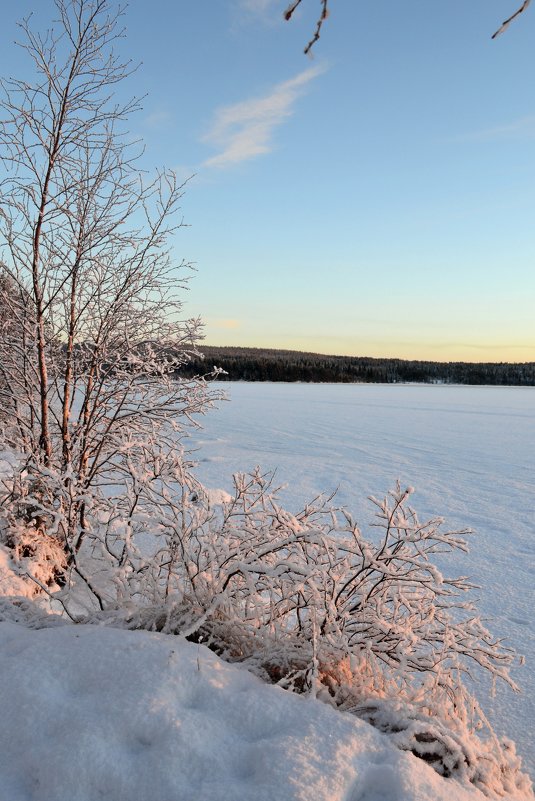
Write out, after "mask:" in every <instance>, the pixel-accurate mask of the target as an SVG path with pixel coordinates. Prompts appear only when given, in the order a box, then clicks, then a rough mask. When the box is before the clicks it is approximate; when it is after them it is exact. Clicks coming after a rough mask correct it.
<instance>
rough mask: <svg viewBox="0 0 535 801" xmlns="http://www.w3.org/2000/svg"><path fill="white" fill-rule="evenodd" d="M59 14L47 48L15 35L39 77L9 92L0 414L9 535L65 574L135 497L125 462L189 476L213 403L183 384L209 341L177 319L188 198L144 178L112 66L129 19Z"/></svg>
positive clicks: (44, 42)
mask: <svg viewBox="0 0 535 801" xmlns="http://www.w3.org/2000/svg"><path fill="white" fill-rule="evenodd" d="M55 9H56V12H57V17H58V19H57V20H56V22H55V23H54V25H53V26H52V27H51V28H50V29H49V30H48V31H47V32H46V33H39V32H36V31H34V30H33V27H32V24H31V19H27V20H24V21H23V22H22V23H21V24H20V30H21V33H22V37H23V38H22V44H21V45H20V46H21V47H22V48H23V49H24V50H25V51H26V53H27V55H28V57H29V59H30V61H31V62H32V67H33V74H34V77H33V78H32V79H31V80H14V79H10V80H6V81H3V82H2V90H3V102H2V106H3V114H2V120H1V122H0V153H1V158H2V164H3V175H2V181H1V184H0V237H1V245H2V255H1V268H0V269H1V282H0V292H1V294H2V298H1V304H2V307H3V310H4V314H3V323H2V338H1V341H0V361H1V367H0V371H1V380H0V403H1V404H2V407H3V408H4V409H8V410H9V418H10V419H9V420H8V421H7V428H6V435H7V436H8V437H9V438H10V439H11V442H12V444H13V446H14V447H15V448H16V449H17V450H18V451H19V452H20V453H21V454H22V460H23V463H22V465H21V470H20V474H19V482H18V485H17V489H16V491H15V492H14V493H13V492H12V493H11V497H10V504H11V506H10V508H11V509H14V508H15V509H16V510H17V515H18V517H17V521H18V522H16V524H15V522H13V525H12V527H11V528H12V529H13V527H15V529H17V530H18V532H19V533H18V534H17V535H16V536H15V535H14V534H13V531H12V532H11V534H10V536H11V537H12V539H13V538H14V541H17V537H18V541H19V543H20V538H21V537H23V539H24V541H25V542H26V543H27V545H26V550H27V552H28V553H30V554H31V553H32V551H33V552H34V553H35V543H36V542H37V541H39V539H40V540H41V541H42V542H46V543H47V546H46V548H45V552H47V553H48V551H47V548H48V547H49V546H50V545H51V544H52V545H53V546H54V548H53V550H54V549H55V551H54V552H55V553H56V556H57V552H58V547H59V552H61V553H62V554H63V564H62V567H61V570H60V571H59V572H60V573H61V572H62V571H65V570H66V569H67V568H69V567H73V569H74V570H78V571H79V572H81V568H80V566H79V565H78V563H77V554H78V552H79V550H80V547H81V545H82V543H83V541H84V538H85V536H86V533H87V530H88V528H89V527H90V526H91V522H90V517H91V515H93V517H94V515H95V513H96V512H95V509H96V507H95V499H96V498H97V497H98V498H100V500H101V502H103V499H105V497H106V494H107V496H110V495H113V494H114V493H115V494H117V493H119V492H121V491H125V487H124V481H125V480H126V479H125V476H126V475H127V472H128V470H127V467H128V463H129V458H128V454H129V453H130V452H132V451H133V450H134V449H136V453H137V456H138V458H139V454H140V453H141V452H143V453H146V452H147V451H148V452H151V453H152V451H153V449H154V448H155V447H156V445H155V443H157V448H158V452H159V454H160V458H162V455H163V454H165V455H166V456H167V457H169V458H170V459H171V462H172V464H173V465H174V466H175V467H176V469H177V470H178V469H179V466H180V464H181V454H180V447H179V440H180V436H181V433H182V432H183V431H184V425H185V424H189V423H190V422H191V421H192V419H193V417H194V415H196V414H197V413H199V412H202V411H203V410H204V409H205V408H206V406H207V404H208V401H209V399H208V393H207V392H206V389H205V385H204V382H203V381H200V380H194V381H189V382H186V381H182V380H176V375H175V374H176V372H177V370H179V368H180V366H181V364H183V363H184V361H185V360H187V359H188V358H189V355H190V354H191V353H193V352H195V341H196V339H197V337H198V335H199V322H198V320H189V321H181V319H180V309H181V304H180V291H181V290H182V289H183V287H184V283H185V282H186V280H187V277H188V276H187V268H188V265H186V264H184V263H182V264H181V265H176V264H175V263H174V260H173V258H172V254H171V251H170V237H171V235H172V234H174V232H175V231H176V230H177V228H179V227H180V226H181V222H180V219H179V218H178V217H177V214H178V213H179V204H180V199H181V197H182V194H183V186H181V185H180V184H179V183H178V182H177V180H176V178H175V176H174V174H173V173H172V172H168V171H162V172H160V173H159V174H157V175H156V176H155V177H154V178H152V179H149V178H147V176H146V175H145V174H144V173H143V172H142V171H141V170H140V168H139V161H138V159H139V157H140V155H141V152H142V149H141V145H140V143H139V142H137V143H136V142H132V140H131V137H130V134H129V131H128V120H129V119H130V117H131V115H132V114H133V113H134V112H136V111H139V110H140V101H139V99H137V98H133V99H130V100H127V101H126V102H121V101H120V100H119V99H118V98H117V95H116V93H115V89H116V87H117V85H118V84H120V83H121V82H123V81H125V80H126V79H127V78H128V76H129V75H130V74H131V72H132V64H131V63H129V62H126V61H123V60H121V59H120V58H119V57H118V56H117V55H116V53H115V51H114V46H116V45H117V42H118V40H119V39H120V38H121V37H122V34H123V32H122V30H121V26H120V18H121V14H122V12H121V9H115V8H114V7H113V6H112V5H111V4H110V2H108V0H55ZM140 443H142V444H143V448H142V449H141V450H140ZM179 472H180V471H179ZM106 485H108V489H107V490H105V489H104V487H105V486H106ZM110 486H111V489H110ZM120 486H122V489H120ZM14 502H16V503H15V505H13V503H14ZM99 514H102V512H99ZM21 520H22V521H23V522H24V525H23V529H24V533H23V534H22V533H21V528H20V526H21V524H20V521H21ZM17 527H18V528H17ZM56 546H58V547H56ZM47 558H49V559H50V561H51V563H53V564H54V563H55V557H54V558H53V557H51V556H50V554H49V556H48V557H47ZM52 574H53V575H55V576H56V577H57V576H58V568H57V566H55V567H54V570H53V571H52V573H51V575H50V576H48V577H47V576H45V575H43V576H42V579H43V580H45V583H50V581H51V580H52V578H53V575H52ZM36 580H39V579H38V577H36Z"/></svg>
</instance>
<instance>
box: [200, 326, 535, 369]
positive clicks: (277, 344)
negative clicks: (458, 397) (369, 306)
mask: <svg viewBox="0 0 535 801" xmlns="http://www.w3.org/2000/svg"><path fill="white" fill-rule="evenodd" d="M205 344H207V345H219V346H227V347H231V346H235V347H244V348H247V347H248V348H275V349H278V350H297V351H305V352H309V353H322V354H326V355H331V356H334V355H336V356H369V357H372V358H388V359H409V360H420V361H433V362H487V363H488V362H509V363H522V362H535V340H534V341H532V342H531V343H523V342H509V343H503V344H498V343H489V344H483V343H478V342H472V343H463V342H443V343H442V342H428V343H426V342H410V341H405V342H392V341H377V340H374V339H372V338H370V339H360V340H357V339H349V340H348V339H347V338H346V337H336V336H331V337H327V338H325V337H314V336H301V337H296V336H294V337H281V336H278V335H277V334H276V333H275V332H273V333H272V334H271V335H270V336H262V337H259V336H256V337H255V336H247V333H246V332H245V331H243V330H240V329H238V328H236V329H235V330H234V331H232V333H230V332H228V331H227V332H225V333H223V332H222V331H221V330H219V331H215V330H211V331H210V329H209V327H207V330H206V337H205Z"/></svg>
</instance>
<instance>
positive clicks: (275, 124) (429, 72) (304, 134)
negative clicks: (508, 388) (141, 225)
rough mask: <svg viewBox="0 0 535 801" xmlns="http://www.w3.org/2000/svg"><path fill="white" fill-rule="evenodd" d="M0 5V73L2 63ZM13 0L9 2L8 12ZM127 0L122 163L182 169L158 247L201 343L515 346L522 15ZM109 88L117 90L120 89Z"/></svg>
mask: <svg viewBox="0 0 535 801" xmlns="http://www.w3.org/2000/svg"><path fill="white" fill-rule="evenodd" d="M3 5H5V8H3V9H2V16H3V24H2V30H1V32H0V54H1V55H0V70H1V72H2V74H4V75H5V74H7V73H12V74H17V75H20V74H21V72H24V71H25V70H24V67H23V64H24V62H23V60H22V59H21V55H20V54H15V51H14V49H13V48H12V47H11V45H10V42H11V41H12V40H13V38H15V35H16V32H15V27H14V25H15V21H16V19H18V18H20V16H22V15H23V14H24V13H25V12H26V11H27V10H31V9H32V6H35V7H36V8H37V9H38V11H39V13H41V12H42V13H43V14H46V12H47V10H48V9H49V8H50V7H51V6H52V3H51V2H50V1H49V0H40V2H39V3H38V4H37V3H36V2H35V0H34V2H33V3H31V2H27V0H19V3H18V4H11V5H9V6H8V4H7V3H6V4H3ZM15 5H17V8H15V7H14V6H15ZM286 5H287V0H282V2H280V1H279V0H197V1H196V2H194V0H190V2H187V1H186V0H179V1H178V2H177V0H151V2H150V3H149V2H146V0H132V2H131V3H130V5H129V7H128V9H127V11H126V14H125V18H124V21H125V25H126V28H127V37H126V39H125V40H124V41H123V42H122V44H121V47H122V48H123V49H124V52H125V53H127V54H129V55H130V56H131V57H132V58H133V59H134V60H135V61H138V60H139V61H142V62H143V63H142V66H141V67H140V69H139V71H138V72H137V73H136V75H135V78H133V79H131V80H130V82H129V85H128V86H125V87H124V91H125V92H126V91H130V92H135V93H138V94H145V93H146V94H147V98H146V99H145V101H144V110H143V112H142V113H141V114H139V115H138V116H137V117H136V118H135V120H134V121H133V123H132V130H133V132H134V133H135V134H140V135H142V136H143V137H144V139H145V141H146V144H147V150H146V154H145V156H144V164H145V166H146V167H147V168H149V169H151V168H153V167H156V166H161V165H165V166H168V167H171V168H173V169H175V170H176V171H177V172H178V173H179V175H181V176H182V177H187V176H190V175H193V174H195V177H194V178H192V179H191V180H190V181H189V183H188V186H187V191H186V193H185V196H184V203H183V213H184V220H185V222H187V223H188V224H189V226H190V227H188V228H186V229H183V230H181V231H180V232H179V233H178V234H177V238H176V254H177V261H180V259H182V258H184V259H186V260H189V261H193V262H195V264H196V267H197V272H196V273H195V276H194V278H193V280H192V282H191V285H190V290H189V292H188V294H187V297H186V304H185V310H186V313H187V314H188V315H192V316H194V315H195V316H196V315H200V316H201V317H202V318H203V319H204V321H205V324H206V332H205V333H206V341H207V342H208V343H211V344H234V345H251V346H262V347H281V348H282V347H284V348H286V347H287V348H297V349H300V350H313V351H319V352H324V353H349V354H355V355H370V356H395V357H402V358H422V359H424V358H425V359H427V358H432V359H437V360H453V359H463V360H470V361H505V360H509V361H528V360H535V324H534V313H533V309H534V308H535V271H534V269H533V267H534V265H535V227H534V225H533V217H534V214H535V180H534V179H535V97H534V92H533V79H532V76H533V66H534V61H535V55H534V54H535V46H534V45H535V7H534V8H530V9H528V10H527V11H526V13H525V14H524V15H523V16H522V17H520V18H519V19H518V20H516V21H515V23H514V24H513V25H511V27H510V28H509V30H508V31H507V32H506V33H505V34H503V35H502V36H501V37H499V38H498V39H496V40H495V41H492V40H491V38H490V36H491V34H492V33H493V31H494V30H495V29H496V28H497V27H498V26H499V24H500V23H501V22H502V20H503V19H505V17H507V16H509V14H511V13H512V12H513V11H514V10H516V7H517V6H518V5H519V0H447V2H424V1H423V0H387V2H383V3H377V2H373V0H359V1H358V2H357V0H344V1H343V2H342V1H341V0H331V6H332V9H331V16H330V17H329V19H328V20H327V22H326V23H325V26H324V30H323V34H322V37H321V39H320V41H319V42H318V43H317V45H316V47H315V49H314V57H313V59H310V58H307V57H305V56H304V55H303V53H302V50H303V47H304V45H305V44H306V42H307V41H308V39H309V38H310V35H311V33H312V32H313V29H314V25H315V20H316V17H317V13H318V12H319V9H320V3H319V0H303V2H302V4H301V7H302V8H301V9H300V11H299V12H298V13H297V14H296V16H295V19H294V20H293V21H292V22H290V23H285V22H284V21H283V19H282V13H283V11H284V9H285V7H286ZM121 91H122V90H121Z"/></svg>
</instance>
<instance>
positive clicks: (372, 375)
mask: <svg viewBox="0 0 535 801" xmlns="http://www.w3.org/2000/svg"><path fill="white" fill-rule="evenodd" d="M199 350H200V351H201V353H202V354H203V356H204V359H202V358H193V359H192V360H191V361H190V362H189V364H187V365H184V366H183V367H181V368H180V375H182V376H184V375H186V376H193V375H199V374H201V375H203V374H207V373H210V372H211V371H212V370H213V368H214V367H218V368H221V369H222V370H224V371H225V373H226V374H227V375H223V376H221V378H223V379H224V380H228V381H305V382H311V383H352V382H364V383H381V384H382V383H386V384H396V383H400V382H407V381H411V382H420V383H424V384H493V385H501V386H505V385H507V386H535V362H525V363H524V364H508V363H505V362H502V363H495V362H489V363H485V364H480V363H471V362H427V361H409V360H405V359H372V358H369V357H367V356H324V355H322V354H320V353H301V352H300V351H293V350H274V349H272V350H269V349H264V348H234V347H213V346H210V345H203V346H201V347H200V348H199Z"/></svg>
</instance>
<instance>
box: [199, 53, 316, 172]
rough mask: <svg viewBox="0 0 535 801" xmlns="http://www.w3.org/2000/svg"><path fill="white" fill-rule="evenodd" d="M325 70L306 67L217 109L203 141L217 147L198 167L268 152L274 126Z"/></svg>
mask: <svg viewBox="0 0 535 801" xmlns="http://www.w3.org/2000/svg"><path fill="white" fill-rule="evenodd" d="M325 69H326V68H325V67H324V66H314V67H309V68H308V69H306V70H304V71H303V72H300V73H299V74H298V75H296V76H295V78H291V79H290V80H289V81H284V82H283V83H279V84H277V85H276V86H274V87H273V89H272V90H271V91H270V92H269V93H268V94H267V95H265V96H264V97H259V98H252V99H250V100H245V101H242V102H241V103H235V104H233V105H231V106H225V107H223V108H220V109H218V111H216V113H215V118H214V122H213V124H212V127H211V128H210V130H209V131H208V132H207V133H206V134H205V135H204V136H203V141H204V142H207V143H208V144H211V145H214V146H215V147H217V148H218V149H219V152H218V153H217V154H216V155H215V156H212V157H210V158H208V159H206V161H205V162H204V163H203V165H202V166H203V167H227V166H230V165H232V164H238V163H239V162H241V161H247V160H248V159H252V158H254V157H255V156H259V155H261V154H263V153H269V152H271V150H272V149H273V141H272V140H273V134H274V131H275V129H276V128H278V127H279V126H280V125H281V124H282V123H283V122H284V120H285V119H286V118H287V117H289V116H290V115H291V114H292V113H293V110H294V105H295V103H296V101H297V99H298V98H299V97H300V96H301V95H302V94H303V93H304V92H305V91H306V88H307V86H308V84H309V83H310V82H311V81H313V80H314V78H316V77H317V76H318V75H320V74H321V73H322V72H325Z"/></svg>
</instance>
